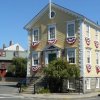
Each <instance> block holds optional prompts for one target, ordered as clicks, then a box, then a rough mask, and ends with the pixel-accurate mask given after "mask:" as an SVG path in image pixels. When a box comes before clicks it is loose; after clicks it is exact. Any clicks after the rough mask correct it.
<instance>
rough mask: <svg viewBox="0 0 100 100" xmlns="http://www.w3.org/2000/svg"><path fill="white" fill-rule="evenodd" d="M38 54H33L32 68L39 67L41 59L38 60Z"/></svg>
mask: <svg viewBox="0 0 100 100" xmlns="http://www.w3.org/2000/svg"><path fill="white" fill-rule="evenodd" d="M38 58H39V57H38V52H33V54H32V66H37V65H38V64H39V59H38Z"/></svg>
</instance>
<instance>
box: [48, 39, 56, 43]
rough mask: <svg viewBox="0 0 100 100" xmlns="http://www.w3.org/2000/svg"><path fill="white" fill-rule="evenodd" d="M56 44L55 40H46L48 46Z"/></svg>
mask: <svg viewBox="0 0 100 100" xmlns="http://www.w3.org/2000/svg"><path fill="white" fill-rule="evenodd" d="M56 42H57V39H52V40H48V44H55V43H56Z"/></svg>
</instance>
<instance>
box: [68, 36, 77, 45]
mask: <svg viewBox="0 0 100 100" xmlns="http://www.w3.org/2000/svg"><path fill="white" fill-rule="evenodd" d="M66 42H67V43H68V44H70V45H73V44H74V43H75V42H76V38H75V37H70V38H67V39H66Z"/></svg>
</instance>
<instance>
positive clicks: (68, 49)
mask: <svg viewBox="0 0 100 100" xmlns="http://www.w3.org/2000/svg"><path fill="white" fill-rule="evenodd" d="M71 50H74V52H75V63H70V64H76V49H75V48H67V61H68V62H69V56H68V52H69V51H71Z"/></svg>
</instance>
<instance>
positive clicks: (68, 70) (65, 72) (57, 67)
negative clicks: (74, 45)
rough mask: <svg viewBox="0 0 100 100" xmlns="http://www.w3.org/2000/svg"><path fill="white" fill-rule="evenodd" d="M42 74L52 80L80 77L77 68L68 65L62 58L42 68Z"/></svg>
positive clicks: (73, 65)
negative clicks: (52, 78)
mask: <svg viewBox="0 0 100 100" xmlns="http://www.w3.org/2000/svg"><path fill="white" fill-rule="evenodd" d="M44 73H45V74H46V75H47V76H49V77H54V78H73V77H74V78H75V77H79V76H80V70H79V67H77V66H76V65H75V64H69V63H68V62H67V61H66V60H64V59H62V58H59V59H57V60H54V61H52V62H50V63H49V65H48V67H45V68H44Z"/></svg>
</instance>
